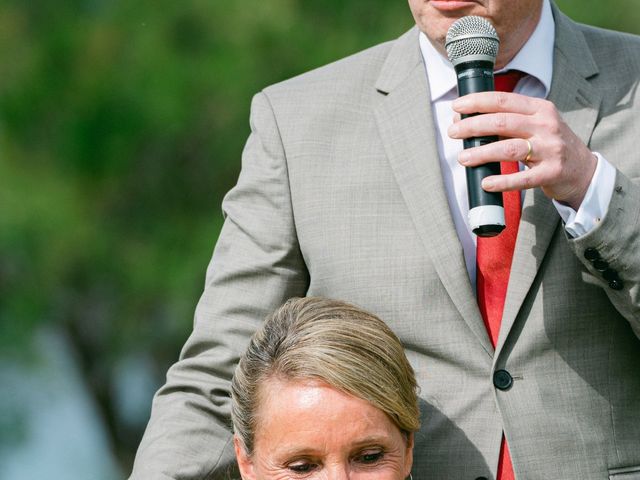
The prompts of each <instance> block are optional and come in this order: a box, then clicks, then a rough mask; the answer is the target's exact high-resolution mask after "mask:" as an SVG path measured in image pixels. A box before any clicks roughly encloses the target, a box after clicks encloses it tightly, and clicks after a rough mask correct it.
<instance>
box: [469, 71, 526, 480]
mask: <svg viewBox="0 0 640 480" xmlns="http://www.w3.org/2000/svg"><path fill="white" fill-rule="evenodd" d="M522 75H523V74H522V72H519V71H517V70H512V71H509V72H506V73H501V74H498V75H496V76H495V88H496V90H497V91H501V92H512V91H513V89H514V88H515V86H516V84H517V83H518V80H520V78H521V77H522ZM518 170H519V166H518V162H501V163H500V172H501V173H502V174H506V173H515V172H517V171H518ZM503 200H504V216H505V223H506V228H505V229H504V230H503V231H502V232H501V233H500V235H497V236H495V237H477V241H478V244H477V245H478V246H477V250H476V267H477V269H476V288H477V293H478V306H479V307H480V313H481V314H482V318H483V320H484V324H485V326H486V327H487V332H489V338H490V339H491V343H492V344H493V346H494V348H495V346H496V342H497V340H498V333H499V332H500V323H501V322H502V312H503V310H504V299H505V296H506V294H507V285H508V284H509V272H510V271H511V261H512V259H513V250H514V248H515V245H516V237H517V236H518V224H519V223H520V192H518V191H514V192H505V193H504V194H503ZM514 478H515V477H514V474H513V466H512V465H511V456H510V455H509V449H508V447H507V444H506V442H505V439H504V436H503V437H502V445H501V447H500V459H499V461H498V474H497V480H513V479H514Z"/></svg>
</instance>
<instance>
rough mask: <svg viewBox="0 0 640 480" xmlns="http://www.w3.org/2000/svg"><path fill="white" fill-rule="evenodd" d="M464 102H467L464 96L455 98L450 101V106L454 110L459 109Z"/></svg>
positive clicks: (462, 106)
mask: <svg viewBox="0 0 640 480" xmlns="http://www.w3.org/2000/svg"><path fill="white" fill-rule="evenodd" d="M466 103H467V99H466V98H464V97H460V98H456V99H455V100H454V101H453V102H452V103H451V107H452V108H453V109H454V110H456V111H458V110H460V109H461V108H464V106H465V105H466Z"/></svg>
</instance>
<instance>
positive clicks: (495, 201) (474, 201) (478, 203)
mask: <svg viewBox="0 0 640 480" xmlns="http://www.w3.org/2000/svg"><path fill="white" fill-rule="evenodd" d="M455 69H456V74H457V77H458V93H459V95H460V96H461V97H462V96H464V95H467V94H469V93H477V92H492V91H494V90H495V87H494V83H493V63H491V62H487V61H472V62H465V63H462V64H459V65H456V67H455ZM472 115H477V114H472ZM472 115H463V116H462V118H467V117H469V116H472ZM496 141H498V137H497V136H486V137H472V138H467V139H465V140H464V141H463V147H464V148H465V149H467V148H472V147H478V146H481V145H486V144H488V143H492V142H496ZM466 174H467V195H468V199H469V211H471V210H472V209H474V208H477V207H487V206H491V207H498V208H500V209H502V208H503V203H502V193H501V192H487V191H485V190H483V189H482V187H481V185H482V180H483V179H484V178H485V177H489V176H491V175H499V174H500V163H499V162H492V163H486V164H484V165H479V166H477V167H466ZM502 212H503V210H502ZM490 216H491V215H490ZM504 227H505V225H504V213H502V220H495V221H494V220H491V219H488V220H486V223H481V224H479V225H475V226H474V225H472V228H473V233H475V234H476V235H478V236H480V237H492V236H494V235H497V234H498V233H500V232H501V231H502V230H504Z"/></svg>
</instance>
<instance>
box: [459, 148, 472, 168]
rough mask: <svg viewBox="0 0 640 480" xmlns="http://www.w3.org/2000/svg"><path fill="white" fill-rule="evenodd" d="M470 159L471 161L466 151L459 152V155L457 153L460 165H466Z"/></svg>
mask: <svg viewBox="0 0 640 480" xmlns="http://www.w3.org/2000/svg"><path fill="white" fill-rule="evenodd" d="M470 161H471V154H469V153H468V152H465V151H463V152H461V153H460V155H458V162H460V163H461V164H462V165H466V164H467V163H469V162H470Z"/></svg>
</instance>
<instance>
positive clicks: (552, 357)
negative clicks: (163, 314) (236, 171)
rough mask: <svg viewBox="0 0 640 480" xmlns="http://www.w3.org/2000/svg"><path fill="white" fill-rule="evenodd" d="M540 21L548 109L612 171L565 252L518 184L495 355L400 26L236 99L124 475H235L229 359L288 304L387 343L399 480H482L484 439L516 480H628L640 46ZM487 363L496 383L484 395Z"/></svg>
mask: <svg viewBox="0 0 640 480" xmlns="http://www.w3.org/2000/svg"><path fill="white" fill-rule="evenodd" d="M554 16H555V19H556V28H557V38H556V48H555V59H554V78H553V84H552V87H551V94H550V100H552V101H553V102H554V103H555V104H556V105H557V107H558V109H559V110H560V112H561V113H562V115H563V118H564V119H565V121H566V122H567V123H568V124H569V125H570V126H571V128H572V129H573V130H574V131H575V132H576V133H577V134H578V135H579V136H580V137H581V138H582V140H583V141H585V142H587V143H588V144H589V146H590V148H591V149H592V150H594V151H598V152H600V153H602V154H603V155H604V156H605V158H607V159H608V160H609V161H610V162H611V163H613V164H614V165H615V166H616V167H617V169H618V174H617V179H616V187H615V192H614V194H613V198H612V200H611V204H610V207H609V211H608V213H607V215H606V217H605V218H603V219H602V220H601V222H600V223H599V225H598V226H597V227H596V228H595V229H594V230H593V231H592V232H590V233H589V234H587V235H586V236H584V237H581V238H578V239H569V238H567V236H566V234H565V233H564V229H563V227H562V224H561V221H560V220H559V216H558V214H557V213H556V210H555V209H554V207H553V205H552V204H551V202H550V201H549V199H547V198H546V197H545V196H544V195H543V194H542V193H541V192H540V191H538V190H531V191H528V192H526V195H525V200H524V204H523V214H522V220H521V223H520V227H519V233H518V240H517V246H516V251H515V257H514V261H513V267H512V273H511V277H510V283H509V288H508V292H507V299H506V306H505V311H504V318H503V322H502V330H501V333H500V338H499V341H498V345H497V347H496V349H495V351H494V349H493V348H492V346H491V343H490V341H489V339H488V337H487V333H486V331H485V328H484V325H483V322H482V318H481V316H480V313H479V311H478V308H477V305H476V300H475V297H474V289H473V288H472V285H471V284H470V281H469V278H468V275H467V272H466V269H465V263H464V259H463V254H462V248H461V245H460V243H459V240H458V238H457V236H456V231H455V228H454V225H453V221H452V219H451V216H450V213H449V208H448V204H447V200H446V195H445V191H444V188H443V182H442V178H441V172H440V169H439V162H438V156H437V155H438V153H437V149H436V141H435V138H434V125H433V120H432V118H431V110H430V101H429V87H428V85H427V79H426V75H425V70H424V65H423V63H422V62H423V60H422V57H421V55H420V51H419V46H418V38H417V35H418V32H417V29H415V28H414V29H413V30H411V31H409V32H408V33H407V34H405V35H404V36H402V37H400V38H399V39H398V40H396V41H394V42H390V43H386V44H383V45H379V46H377V47H374V48H372V49H369V50H367V51H365V52H362V53H360V54H357V55H355V56H352V57H349V58H347V59H344V60H342V61H339V62H336V63H334V64H331V65H328V66H326V67H323V68H321V69H318V70H315V71H313V72H310V73H307V74H305V75H302V76H299V77H296V78H294V79H291V80H288V81H286V82H283V83H281V84H278V85H275V86H272V87H269V88H267V89H265V90H264V91H263V92H262V93H260V94H258V95H257V96H256V97H255V98H254V101H253V105H252V113H251V128H252V133H251V136H250V138H249V140H248V142H247V145H246V149H245V151H244V154H243V158H242V172H241V174H240V178H239V180H238V184H237V186H236V187H235V188H234V189H233V190H231V191H230V192H229V194H228V195H227V196H226V198H225V200H224V204H223V208H224V212H225V215H226V222H225V225H224V227H223V230H222V233H221V236H220V239H219V240H218V243H217V246H216V249H215V253H214V256H213V259H212V262H211V264H210V267H209V269H208V273H207V281H206V288H205V291H204V294H203V296H202V299H201V300H200V302H199V304H198V307H197V311H196V318H195V325H194V330H193V333H192V335H191V337H190V338H189V340H188V341H187V343H186V345H185V347H184V350H183V351H182V354H181V358H180V361H179V362H177V363H176V364H175V365H174V366H173V367H172V368H171V369H170V371H169V373H168V378H167V383H166V385H165V386H164V387H162V389H161V390H160V391H159V392H158V393H157V395H156V397H155V400H154V404H153V411H152V417H151V421H150V424H149V426H148V428H147V431H146V433H145V436H144V439H143V441H142V444H141V446H140V449H139V452H138V456H137V460H136V464H135V468H134V473H133V474H132V478H136V479H151V478H154V479H156V478H157V479H167V478H175V479H187V478H189V479H192V478H193V479H195V478H225V475H231V476H233V475H234V474H233V469H232V467H229V466H230V465H232V463H233V451H232V448H231V447H232V445H231V433H230V431H229V428H230V427H229V424H230V422H229V418H228V407H229V396H228V386H229V379H230V377H231V375H232V373H233V369H234V366H235V364H236V362H237V360H238V357H239V356H240V355H241V354H242V352H243V350H244V348H245V346H246V344H247V342H248V338H249V336H250V335H251V334H252V332H253V331H254V330H255V329H256V327H257V326H258V324H259V322H261V321H262V319H263V318H264V317H265V316H266V315H267V314H268V313H269V312H270V311H272V310H273V309H275V308H276V307H277V306H278V305H280V304H281V303H282V302H283V301H284V300H285V299H287V298H289V297H291V296H303V295H323V296H329V297H334V298H339V299H344V300H347V301H350V302H354V303H356V304H359V305H361V306H362V307H364V308H366V309H369V310H372V311H374V312H376V313H377V314H379V315H380V316H381V317H382V318H383V319H384V320H385V321H387V322H388V323H389V325H390V326H391V327H392V328H393V329H394V330H395V332H397V334H398V335H399V337H400V338H401V339H402V341H403V342H404V345H405V346H406V350H407V354H408V357H409V359H410V361H411V362H412V364H413V366H414V368H415V370H416V373H417V376H418V378H419V383H420V386H421V407H422V413H423V418H422V420H423V427H422V429H421V430H420V432H419V433H418V434H417V436H416V446H415V454H414V456H415V461H414V468H413V478H415V479H416V480H420V479H431V480H434V479H447V480H451V479H475V478H476V477H481V476H484V477H487V478H495V472H496V465H497V461H498V451H499V446H500V440H501V436H502V432H503V430H504V432H505V434H506V437H507V440H508V443H509V445H510V449H511V455H512V458H513V463H514V468H515V472H516V476H517V478H519V479H527V480H532V479H575V480H590V479H593V480H602V479H607V478H611V479H625V480H631V479H640V341H639V340H638V334H639V333H640V186H639V185H638V179H639V178H640V151H639V148H638V144H639V143H640V141H639V134H640V118H639V114H640V108H639V107H640V99H639V98H638V96H637V87H638V81H639V79H640V41H639V40H638V38H637V37H633V36H630V35H623V34H619V33H612V32H607V31H603V30H599V29H595V28H590V27H586V26H581V25H577V24H575V23H573V22H572V21H571V20H569V19H568V18H566V17H564V16H563V15H562V14H561V13H559V12H558V11H557V9H555V8H554ZM588 249H591V250H588ZM587 250H588V252H590V254H591V255H590V256H591V257H592V260H589V259H587V258H585V252H586V251H587ZM588 256H589V254H588ZM595 256H597V257H598V258H599V259H600V261H599V262H594V261H593V259H594V257H595ZM596 267H598V268H599V269H600V271H599V270H598V269H597V268H596ZM601 270H604V271H606V274H605V276H606V277H607V278H608V279H609V280H607V279H605V278H604V277H603V272H602V271H601ZM614 274H617V276H618V278H619V280H620V283H619V284H618V285H616V284H615V283H613V284H612V285H613V287H616V288H617V287H619V286H622V288H621V289H615V288H612V287H611V286H610V279H611V278H613V276H614ZM496 370H506V371H508V372H509V373H510V375H511V376H512V378H513V385H512V386H511V388H509V389H507V390H500V389H498V388H496V387H495V386H494V383H493V375H494V373H495V371H496ZM229 468H231V470H229V471H228V469H229Z"/></svg>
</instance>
